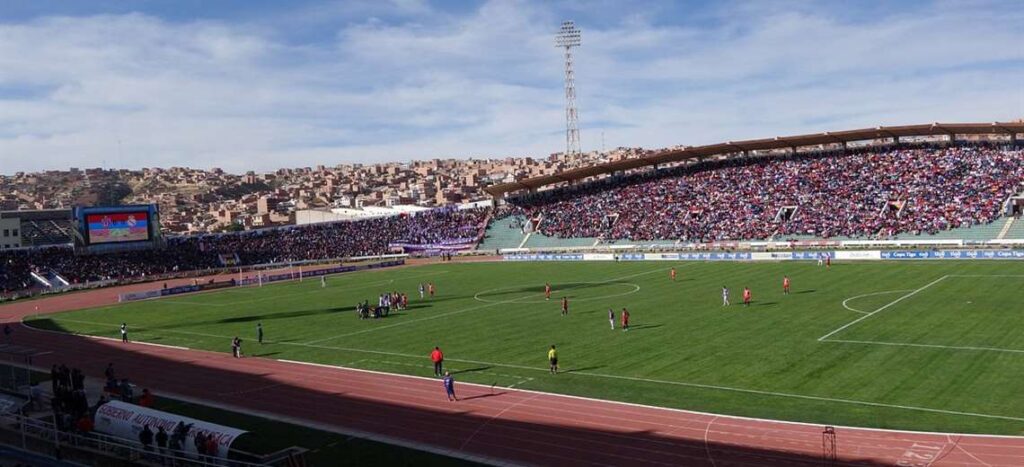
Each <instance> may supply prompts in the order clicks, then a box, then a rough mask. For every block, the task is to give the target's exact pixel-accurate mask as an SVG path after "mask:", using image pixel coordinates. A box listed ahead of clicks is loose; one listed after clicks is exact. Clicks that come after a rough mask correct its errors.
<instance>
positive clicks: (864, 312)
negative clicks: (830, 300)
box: [843, 289, 910, 315]
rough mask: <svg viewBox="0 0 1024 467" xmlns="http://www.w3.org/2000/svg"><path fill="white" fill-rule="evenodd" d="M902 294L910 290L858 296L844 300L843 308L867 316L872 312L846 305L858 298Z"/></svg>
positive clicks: (886, 291)
mask: <svg viewBox="0 0 1024 467" xmlns="http://www.w3.org/2000/svg"><path fill="white" fill-rule="evenodd" d="M900 292H910V289H903V290H885V291H882V292H874V293H866V294H864V295H857V296H854V297H850V298H847V299H846V300H843V308H846V309H847V310H850V311H852V312H854V313H861V314H865V315H866V314H868V313H871V312H870V311H864V310H858V309H856V308H852V307H850V306H847V305H846V304H847V303H849V302H850V300H856V299H858V298H865V297H874V296H876V295H886V294H891V293H900Z"/></svg>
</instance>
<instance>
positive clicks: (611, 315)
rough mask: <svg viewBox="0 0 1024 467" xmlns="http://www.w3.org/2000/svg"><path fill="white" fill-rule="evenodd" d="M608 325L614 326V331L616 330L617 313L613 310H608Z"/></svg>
mask: <svg viewBox="0 0 1024 467" xmlns="http://www.w3.org/2000/svg"><path fill="white" fill-rule="evenodd" d="M608 324H611V325H612V331H614V330H615V311H614V310H612V309H611V308H609V309H608Z"/></svg>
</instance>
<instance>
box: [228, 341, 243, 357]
mask: <svg viewBox="0 0 1024 467" xmlns="http://www.w3.org/2000/svg"><path fill="white" fill-rule="evenodd" d="M231 356H233V357H235V358H242V339H239V338H238V336H235V338H234V339H231Z"/></svg>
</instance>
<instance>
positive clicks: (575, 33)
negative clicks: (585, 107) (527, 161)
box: [555, 21, 580, 156]
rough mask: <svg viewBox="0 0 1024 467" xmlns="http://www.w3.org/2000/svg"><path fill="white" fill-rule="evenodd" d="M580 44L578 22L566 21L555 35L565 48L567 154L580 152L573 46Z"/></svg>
mask: <svg viewBox="0 0 1024 467" xmlns="http://www.w3.org/2000/svg"><path fill="white" fill-rule="evenodd" d="M579 46H580V30H579V28H577V27H576V23H574V22H572V21H565V22H563V23H562V27H561V29H559V30H558V34H556V35H555V47H563V48H565V155H567V156H571V155H576V154H579V153H580V120H579V115H578V114H577V111H576V75H575V73H573V71H572V48H573V47H579Z"/></svg>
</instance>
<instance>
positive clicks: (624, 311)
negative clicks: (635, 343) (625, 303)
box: [622, 308, 629, 331]
mask: <svg viewBox="0 0 1024 467" xmlns="http://www.w3.org/2000/svg"><path fill="white" fill-rule="evenodd" d="M622 330H623V331H628V330H629V310H627V309H625V308H623V309H622Z"/></svg>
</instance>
